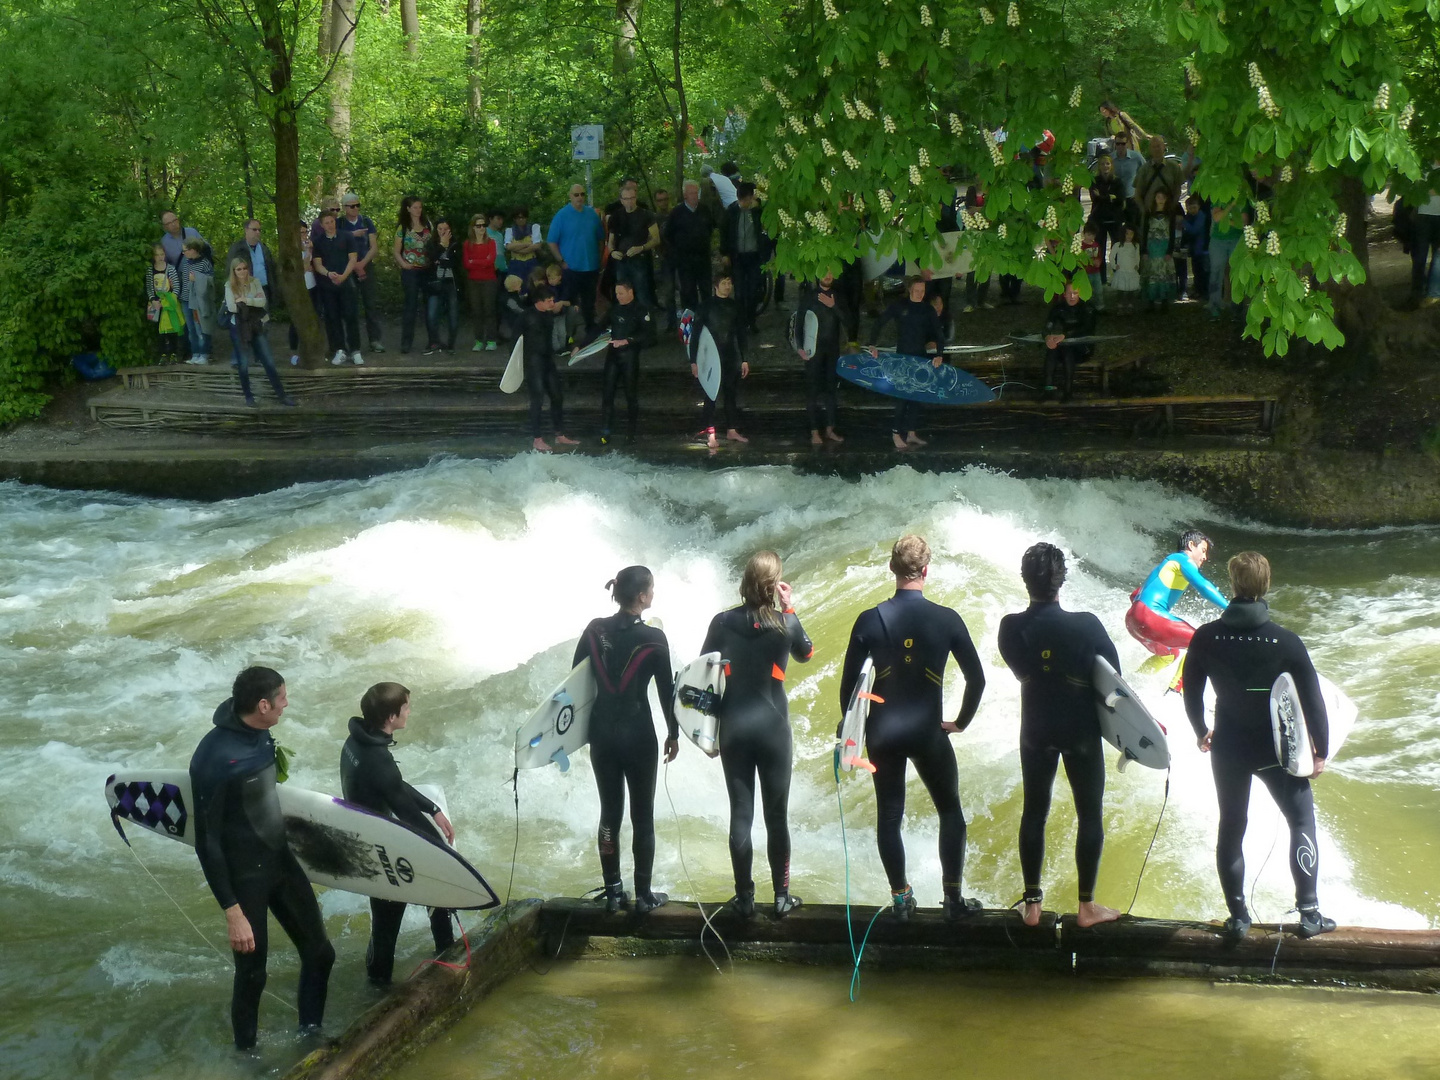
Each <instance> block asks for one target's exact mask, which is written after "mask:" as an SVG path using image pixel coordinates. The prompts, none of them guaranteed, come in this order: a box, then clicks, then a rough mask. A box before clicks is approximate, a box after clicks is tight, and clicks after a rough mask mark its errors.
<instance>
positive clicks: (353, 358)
mask: <svg viewBox="0 0 1440 1080" xmlns="http://www.w3.org/2000/svg"><path fill="white" fill-rule="evenodd" d="M350 362H351V363H352V364H354V365H355V366H356V367H364V366H365V357H363V356H361V355H360V350H359V349H356V350H355V351H354V352H352V353H351V354H350Z"/></svg>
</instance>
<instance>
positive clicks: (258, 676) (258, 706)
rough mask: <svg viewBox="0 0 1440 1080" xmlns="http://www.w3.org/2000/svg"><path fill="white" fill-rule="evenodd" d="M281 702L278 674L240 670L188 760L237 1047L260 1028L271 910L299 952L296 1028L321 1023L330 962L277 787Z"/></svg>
mask: <svg viewBox="0 0 1440 1080" xmlns="http://www.w3.org/2000/svg"><path fill="white" fill-rule="evenodd" d="M288 704H289V701H288V700H287V699H286V696H285V680H284V679H283V678H281V677H280V673H279V672H277V671H274V670H272V669H271V668H267V667H248V668H246V669H245V670H244V671H242V672H240V674H239V675H237V676H236V677H235V683H234V685H233V686H232V687H231V690H230V697H229V698H228V699H226V700H225V701H224V702H222V703H221V704H220V706H219V708H217V709H216V710H215V715H214V718H213V720H212V722H213V723H214V725H215V726H214V727H213V728H212V729H211V730H210V732H209V733H208V734H207V735H206V736H205V737H204V738H203V739H201V740H200V745H199V746H197V747H196V748H195V753H194V756H192V757H191V758H190V790H191V792H192V794H193V795H194V797H195V854H196V855H197V856H199V858H200V867H201V869H202V870H203V871H204V872H205V882H206V884H208V885H209V886H210V891H211V892H212V893H214V894H215V899H216V901H218V902H219V904H220V907H221V908H222V909H223V910H224V912H225V928H226V933H227V935H228V937H229V939H230V948H231V950H232V952H233V953H234V956H235V982H234V988H233V990H232V993H231V997H230V1023H231V1026H232V1028H233V1029H234V1032H235V1046H236V1047H237V1048H238V1049H241V1050H249V1049H252V1048H253V1047H254V1046H255V1036H256V1030H257V1028H258V1026H259V1020H260V995H261V993H262V992H263V991H264V989H265V959H266V956H267V954H268V952H269V920H268V918H267V914H268V913H271V912H273V913H274V915H275V920H276V922H278V923H279V924H280V925H281V927H282V928H284V930H285V933H286V934H287V935H288V936H289V938H290V940H291V941H292V942H294V943H295V949H296V951H297V952H299V954H300V990H299V994H298V995H297V1001H296V1007H297V1009H298V1010H299V1013H300V1030H301V1031H302V1032H313V1031H318V1030H319V1028H320V1023H321V1021H322V1020H323V1019H324V1017H325V993H326V990H327V988H328V986H329V982H330V968H331V967H333V966H334V964H335V949H334V947H333V946H331V944H330V940H329V938H327V937H326V936H325V922H324V920H323V919H322V918H321V917H320V905H319V904H318V903H316V901H315V890H314V889H313V888H311V886H310V882H309V880H308V879H307V878H306V877H305V871H304V870H303V869H301V867H300V863H299V862H298V861H297V860H296V858H295V855H294V853H293V852H291V850H290V845H289V841H288V840H287V839H286V837H285V825H284V822H283V820H282V819H281V814H280V798H279V795H278V794H277V793H276V790H275V783H276V764H277V761H276V746H275V739H274V737H273V736H272V735H271V734H270V729H271V728H273V727H274V726H275V725H276V724H278V723H279V722H280V717H281V715H282V714H283V713H284V712H285V708H286V706H287V705H288Z"/></svg>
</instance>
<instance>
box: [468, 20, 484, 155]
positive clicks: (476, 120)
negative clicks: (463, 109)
mask: <svg viewBox="0 0 1440 1080" xmlns="http://www.w3.org/2000/svg"><path fill="white" fill-rule="evenodd" d="M484 25H485V0H465V33H466V35H467V36H468V37H469V38H470V57H469V66H470V126H471V127H479V126H480V116H481V110H482V107H483V105H484V99H483V90H484V87H483V84H482V81H481V75H482V74H483V71H482V64H483V60H482V55H481V52H482V49H481V31H482V30H483V28H484Z"/></svg>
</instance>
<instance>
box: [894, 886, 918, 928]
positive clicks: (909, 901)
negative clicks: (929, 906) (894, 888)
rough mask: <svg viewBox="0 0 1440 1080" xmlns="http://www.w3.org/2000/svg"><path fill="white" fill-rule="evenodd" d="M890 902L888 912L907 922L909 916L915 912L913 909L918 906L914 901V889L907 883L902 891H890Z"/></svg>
mask: <svg viewBox="0 0 1440 1080" xmlns="http://www.w3.org/2000/svg"><path fill="white" fill-rule="evenodd" d="M890 903H891V906H890V914H892V915H894V916H895V918H897V919H899V920H900V921H901V922H909V921H910V916H911V915H914V914H915V909H916V908H917V907H918V906H919V905H918V904H917V903H916V902H915V890H914V889H912V888H910V886H909V885H906V886H905V891H904V892H898V893H891V894H890Z"/></svg>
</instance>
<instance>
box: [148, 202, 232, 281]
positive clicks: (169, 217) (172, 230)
mask: <svg viewBox="0 0 1440 1080" xmlns="http://www.w3.org/2000/svg"><path fill="white" fill-rule="evenodd" d="M160 227H161V228H163V229H164V230H165V235H164V236H162V237H160V243H161V244H162V245H163V246H164V248H165V261H166V262H168V263H169V264H170V265H171V266H173V267H175V268H176V269H177V270H178V269H179V268H180V257H181V256H182V255H184V254H185V241H186V240H205V238H204V237H203V236H201V235H200V234H199V233H198V232H196V231H195V230H194V229H192V228H190V226H188V225H186V226H185V227H184V228H181V226H180V215H179V214H177V213H175V211H174V210H166V211H165V213H163V214H161V215H160ZM208 242H209V241H206V243H208ZM225 272H226V273H227V274H228V273H229V272H230V268H229V267H228V266H227V267H226V268H225Z"/></svg>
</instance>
